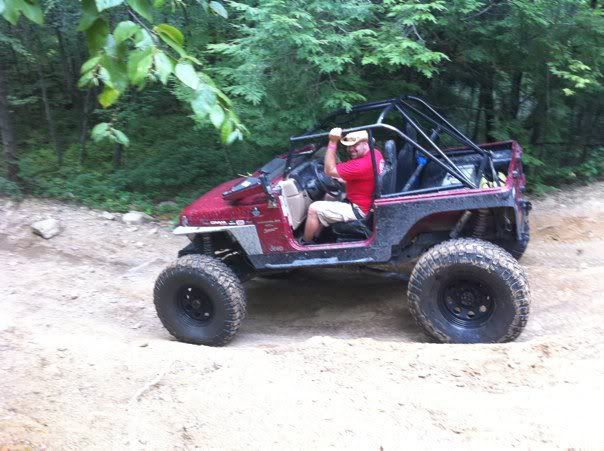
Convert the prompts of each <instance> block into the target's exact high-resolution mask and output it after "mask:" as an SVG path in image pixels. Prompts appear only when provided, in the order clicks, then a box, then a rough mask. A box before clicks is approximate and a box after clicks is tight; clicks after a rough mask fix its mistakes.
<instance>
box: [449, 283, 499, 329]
mask: <svg viewBox="0 0 604 451" xmlns="http://www.w3.org/2000/svg"><path fill="white" fill-rule="evenodd" d="M438 302H439V306H440V308H441V311H442V313H443V315H444V316H445V317H446V318H448V319H449V321H451V322H453V323H455V324H458V325H459V326H461V327H469V328H471V327H480V326H482V325H483V324H484V323H485V322H486V321H488V320H489V318H490V317H491V315H492V314H493V311H494V310H495V296H494V295H493V293H492V291H491V290H490V288H489V286H488V285H487V284H484V283H481V282H480V281H477V280H475V279H458V278H453V277H452V278H451V279H450V280H449V281H448V282H446V283H443V284H442V288H441V290H440V292H439V294H438Z"/></svg>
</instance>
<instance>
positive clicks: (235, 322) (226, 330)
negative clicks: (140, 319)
mask: <svg viewBox="0 0 604 451" xmlns="http://www.w3.org/2000/svg"><path fill="white" fill-rule="evenodd" d="M183 267H184V268H190V269H193V270H195V271H196V272H197V273H198V274H199V275H201V276H202V277H205V278H208V279H210V281H211V283H213V284H214V285H216V286H218V288H219V291H220V293H221V298H222V300H223V301H224V302H225V304H226V308H227V312H228V316H229V317H231V318H232V319H231V320H229V321H225V323H224V327H223V328H222V333H221V334H220V335H219V336H218V337H216V338H215V339H214V340H212V341H211V342H208V343H205V344H208V345H211V346H224V345H226V344H227V343H229V342H230V341H231V340H232V339H233V337H234V336H235V334H236V333H237V330H238V329H239V327H240V325H241V322H242V321H243V319H244V318H245V314H246V296H245V290H244V289H243V287H242V285H241V282H240V281H239V279H238V277H237V276H236V275H235V273H234V272H233V270H232V269H231V268H229V267H228V266H227V265H226V264H225V263H223V262H222V261H220V260H217V259H216V258H214V257H210V256H208V255H202V254H188V255H183V256H182V257H180V258H178V259H177V260H176V261H175V262H174V263H173V264H172V265H170V266H168V267H167V268H166V269H164V270H163V271H162V273H161V274H160V275H159V277H158V278H157V281H156V283H155V296H154V304H155V307H156V311H157V314H158V317H159V319H160V320H161V322H162V324H163V325H164V327H165V328H166V329H167V330H168V332H170V334H171V335H172V336H174V337H175V338H176V339H177V340H179V341H183V342H189V343H190V342H191V341H190V340H189V339H187V338H186V337H184V336H182V335H180V334H179V332H178V326H177V325H175V324H174V323H173V321H172V320H171V318H168V317H166V316H164V315H162V313H161V312H162V309H161V308H159V302H160V299H159V296H158V293H159V291H160V287H161V286H162V285H163V284H164V283H165V281H166V280H167V279H168V278H170V277H171V276H172V274H173V273H174V272H175V271H178V270H180V269H182V268H183Z"/></svg>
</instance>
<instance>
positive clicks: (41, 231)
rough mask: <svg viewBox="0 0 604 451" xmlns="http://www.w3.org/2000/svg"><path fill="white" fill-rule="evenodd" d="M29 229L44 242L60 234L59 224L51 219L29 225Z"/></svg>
mask: <svg viewBox="0 0 604 451" xmlns="http://www.w3.org/2000/svg"><path fill="white" fill-rule="evenodd" d="M31 228H32V230H33V232H34V233H35V234H36V235H40V236H41V237H42V238H44V239H46V240H49V239H50V238H52V237H54V236H57V235H58V234H59V233H61V224H60V223H59V221H57V220H56V219H52V218H50V219H44V220H43V221H37V222H34V223H33V224H32V225H31Z"/></svg>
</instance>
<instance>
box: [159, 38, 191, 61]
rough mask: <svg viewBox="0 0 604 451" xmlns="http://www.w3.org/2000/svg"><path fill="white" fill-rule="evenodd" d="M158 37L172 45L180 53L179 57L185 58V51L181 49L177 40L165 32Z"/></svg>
mask: <svg viewBox="0 0 604 451" xmlns="http://www.w3.org/2000/svg"><path fill="white" fill-rule="evenodd" d="M159 37H160V39H161V40H162V41H164V42H165V43H166V44H168V45H169V46H170V47H172V48H173V49H174V50H175V51H176V52H177V53H178V54H179V55H180V57H181V58H186V56H187V52H185V49H183V48H182V46H181V45H180V44H179V43H178V42H176V41H175V40H174V39H172V38H171V37H170V36H168V35H167V34H165V33H161V34H159Z"/></svg>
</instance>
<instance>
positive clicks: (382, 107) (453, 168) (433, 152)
mask: <svg viewBox="0 0 604 451" xmlns="http://www.w3.org/2000/svg"><path fill="white" fill-rule="evenodd" d="M374 110H379V111H380V113H379V115H378V117H377V120H376V122H374V123H372V124H366V125H362V126H358V127H351V128H347V129H344V130H342V132H343V133H350V132H355V131H359V130H367V131H368V132H369V133H370V135H371V134H372V133H371V132H372V131H374V130H379V129H382V130H386V131H389V132H392V133H394V134H395V135H397V136H399V137H400V138H401V139H403V140H404V141H405V142H407V143H409V144H411V145H412V146H413V147H414V148H415V149H417V151H418V152H419V153H421V154H422V155H423V156H425V157H426V158H427V159H428V160H430V161H432V162H434V163H435V164H436V165H438V166H440V167H441V168H442V169H443V170H445V171H446V172H447V173H449V174H451V175H452V176H453V177H454V178H456V179H457V180H458V181H459V182H460V184H461V185H459V184H456V185H452V186H451V187H460V186H465V187H467V188H472V189H476V188H478V187H479V186H480V180H481V179H482V177H483V174H484V173H485V170H486V169H487V168H488V169H489V170H490V172H491V177H492V180H493V181H494V182H495V183H499V180H498V177H497V173H496V171H495V167H494V165H493V155H492V153H491V151H490V150H487V149H483V148H481V147H479V146H478V145H477V144H475V143H474V142H472V140H470V139H469V138H468V137H467V136H466V135H464V134H463V133H462V132H461V131H459V130H458V129H457V128H455V127H454V126H453V125H452V124H451V123H450V122H449V121H447V120H446V119H445V118H444V117H443V116H442V115H440V114H439V113H438V112H437V111H436V110H435V109H434V108H432V107H431V106H430V105H429V104H428V103H427V102H426V101H424V100H423V99H421V98H419V97H415V96H402V97H397V98H393V99H387V100H381V101H377V102H369V103H364V104H361V105H356V106H353V107H352V108H351V109H350V110H348V111H347V110H343V109H341V110H338V111H335V112H334V113H332V114H330V115H329V116H327V117H326V118H325V119H324V120H323V121H322V122H321V123H320V124H319V125H318V126H317V127H316V128H315V129H312V130H310V131H309V132H307V133H305V134H303V135H299V136H292V137H291V138H290V143H291V144H292V145H293V144H294V143H297V142H302V141H310V140H316V139H320V138H326V137H328V136H329V132H325V131H322V132H316V131H317V130H324V129H325V127H326V125H327V124H328V123H329V121H330V120H332V119H334V118H335V117H337V116H341V115H348V114H353V113H361V112H366V111H374ZM393 111H396V112H398V113H399V114H400V116H401V117H402V118H403V120H404V122H405V124H408V125H409V126H411V127H413V129H415V131H416V132H417V133H419V135H420V136H421V137H422V138H423V139H424V140H425V142H426V143H427V145H426V147H424V146H422V145H420V144H419V143H418V142H417V141H416V140H415V139H412V138H411V137H409V136H408V135H407V134H405V133H403V132H402V131H401V130H399V129H398V128H397V127H395V126H393V125H390V124H387V123H385V122H384V121H385V120H386V117H387V116H388V114H390V113H392V112H393ZM418 118H419V119H423V120H424V121H427V122H429V123H430V124H432V125H434V126H435V129H433V130H431V131H430V133H429V134H428V133H426V131H424V130H423V129H422V127H421V126H420V124H419V123H418ZM406 131H407V130H406ZM440 132H444V133H446V134H447V135H449V136H450V137H451V138H453V139H455V140H456V141H458V142H459V143H461V144H462V145H464V146H467V147H469V148H470V149H471V150H473V151H475V152H476V153H478V154H479V155H481V156H482V160H481V162H480V165H479V167H478V171H477V174H476V177H475V178H474V180H472V179H471V178H470V177H468V176H467V175H466V174H464V172H463V171H462V170H461V169H460V168H459V167H458V166H457V165H456V164H455V163H454V162H453V161H451V159H450V158H449V157H448V156H447V154H446V153H445V152H444V151H443V150H442V149H441V148H440V147H439V146H438V145H437V144H436V142H435V140H436V137H437V136H438V134H439V133H440ZM370 148H371V152H372V159H374V158H375V157H374V155H373V145H371V146H370ZM292 150H293V149H292ZM291 164H292V151H290V152H289V154H288V157H287V162H286V165H285V174H286V175H287V174H288V173H289V172H290V171H291ZM405 191H406V190H405V189H403V192H405Z"/></svg>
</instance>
